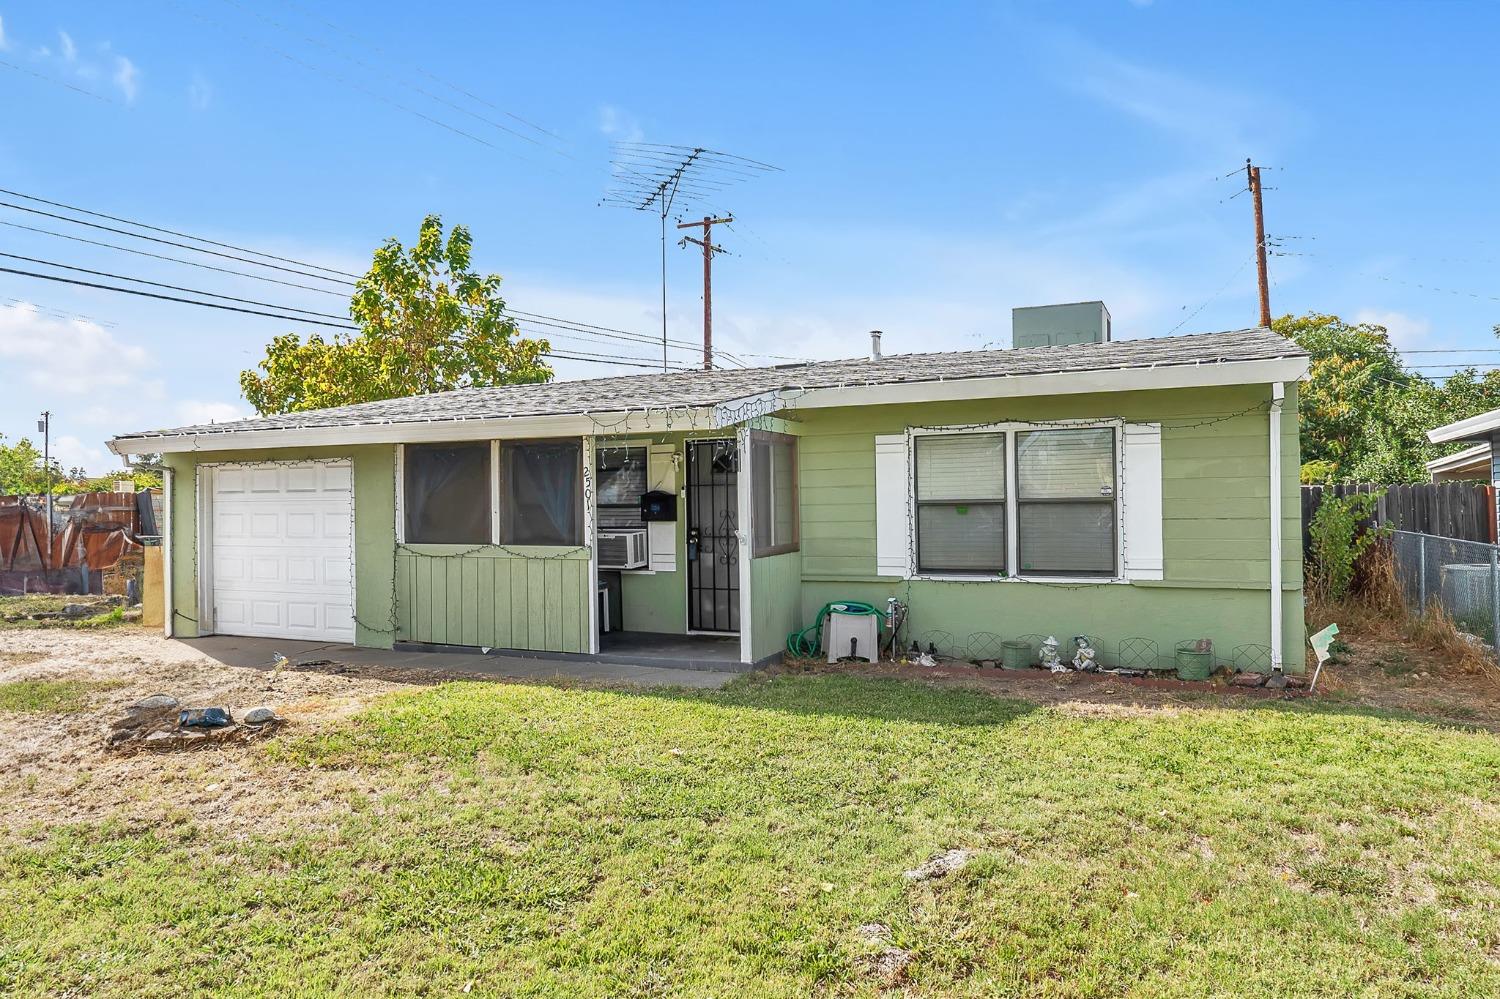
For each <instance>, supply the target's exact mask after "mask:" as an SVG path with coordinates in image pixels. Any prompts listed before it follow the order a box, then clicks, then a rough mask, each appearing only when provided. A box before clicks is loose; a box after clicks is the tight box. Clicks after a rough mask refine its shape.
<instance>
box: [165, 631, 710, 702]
mask: <svg viewBox="0 0 1500 999" xmlns="http://www.w3.org/2000/svg"><path fill="white" fill-rule="evenodd" d="M178 641H180V642H182V643H183V644H184V645H186V646H188V647H190V648H192V649H195V650H197V651H198V652H201V653H203V654H204V655H206V656H208V657H209V658H210V659H213V660H215V661H217V662H221V663H223V664H225V665H226V666H247V667H251V668H254V669H266V670H269V669H271V667H272V663H273V662H274V660H275V656H276V654H277V653H278V652H279V653H281V654H282V655H284V656H286V657H287V658H288V659H290V660H291V661H292V662H293V663H299V662H310V661H312V660H317V659H330V660H333V661H334V662H340V663H349V664H350V665H363V666H386V667H392V668H396V669H415V670H421V669H430V670H433V671H434V672H443V673H471V674H473V675H474V676H476V677H505V678H513V679H520V680H544V681H546V680H577V681H583V682H592V683H628V684H633V685H635V686H640V687H699V688H705V689H717V688H719V687H722V686H724V684H726V683H728V682H729V681H730V680H732V679H734V677H735V675H736V674H735V673H733V672H727V671H724V672H721V671H717V670H706V669H681V668H675V669H674V668H670V667H663V666H639V665H634V664H631V663H629V662H610V661H608V660H607V659H603V658H600V659H579V660H574V659H553V658H548V659H534V658H523V657H521V656H503V655H494V654H489V655H486V654H484V653H480V652H447V651H444V652H433V651H413V650H401V649H362V648H359V647H357V646H353V645H339V644H336V643H323V642H299V641H288V640H286V639H280V638H241V637H238V636H234V635H210V636H209V637H207V638H183V639H178Z"/></svg>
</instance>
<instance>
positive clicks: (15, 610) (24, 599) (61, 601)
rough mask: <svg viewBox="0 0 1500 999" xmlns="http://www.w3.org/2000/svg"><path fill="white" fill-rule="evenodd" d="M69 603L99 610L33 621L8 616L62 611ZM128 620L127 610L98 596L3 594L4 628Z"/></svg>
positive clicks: (0, 607) (0, 627) (104, 625)
mask: <svg viewBox="0 0 1500 999" xmlns="http://www.w3.org/2000/svg"><path fill="white" fill-rule="evenodd" d="M68 604H85V605H90V606H92V607H93V609H94V610H95V611H96V613H94V614H91V615H89V616H88V617H82V618H61V617H56V618H43V619H42V620H39V621H33V620H30V619H29V618H22V619H21V620H19V621H7V620H6V618H7V617H14V616H17V615H22V614H40V613H44V612H56V611H60V610H62V609H63V608H64V607H66V606H67V605H68ZM124 621H125V612H124V610H123V609H122V608H119V607H113V608H112V607H110V606H109V605H108V604H106V603H105V602H104V598H102V597H98V596H81V597H75V596H60V595H56V594H47V593H34V594H30V595H28V596H9V597H0V631H7V630H10V631H26V630H31V629H36V628H109V627H113V626H115V625H118V624H123V623H124Z"/></svg>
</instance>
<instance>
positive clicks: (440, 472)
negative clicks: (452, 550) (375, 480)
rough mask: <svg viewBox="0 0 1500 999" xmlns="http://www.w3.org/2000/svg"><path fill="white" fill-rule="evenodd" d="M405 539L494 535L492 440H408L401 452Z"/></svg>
mask: <svg viewBox="0 0 1500 999" xmlns="http://www.w3.org/2000/svg"><path fill="white" fill-rule="evenodd" d="M402 468H403V473H404V474H403V478H404V480H405V481H404V482H403V483H402V486H403V493H402V503H403V507H404V509H405V512H406V540H407V541H408V542H412V543H415V544H466V545H477V544H486V543H488V542H489V540H490V445H489V443H488V442H486V443H483V444H408V445H406V450H405V454H404V455H403V458H402Z"/></svg>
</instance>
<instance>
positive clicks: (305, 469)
mask: <svg viewBox="0 0 1500 999" xmlns="http://www.w3.org/2000/svg"><path fill="white" fill-rule="evenodd" d="M210 475H211V480H212V487H211V497H210V502H211V509H212V512H213V513H212V516H213V537H212V539H211V551H212V578H211V580H210V587H211V589H212V593H213V620H212V630H213V631H215V632H217V633H219V634H221V635H251V636H256V637H264V638H305V639H318V640H323V641H333V642H353V641H354V583H353V579H354V577H353V569H354V557H353V548H352V547H351V546H352V543H353V538H352V531H351V529H350V528H351V526H352V521H353V510H354V492H353V483H354V476H353V470H352V469H351V467H350V465H349V463H348V462H317V463H301V462H290V461H278V462H267V463H266V464H263V465H233V466H220V467H217V468H215V469H214V470H213V471H212V472H211V473H210Z"/></svg>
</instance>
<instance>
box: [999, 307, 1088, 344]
mask: <svg viewBox="0 0 1500 999" xmlns="http://www.w3.org/2000/svg"><path fill="white" fill-rule="evenodd" d="M1010 334H1011V346H1013V347H1064V346H1067V345H1069V344H1075V343H1108V342H1109V338H1110V328H1109V310H1108V309H1106V308H1105V307H1104V303H1103V302H1071V303H1069V304H1067V305H1029V306H1023V307H1022V308H1018V309H1011V310H1010Z"/></svg>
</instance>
